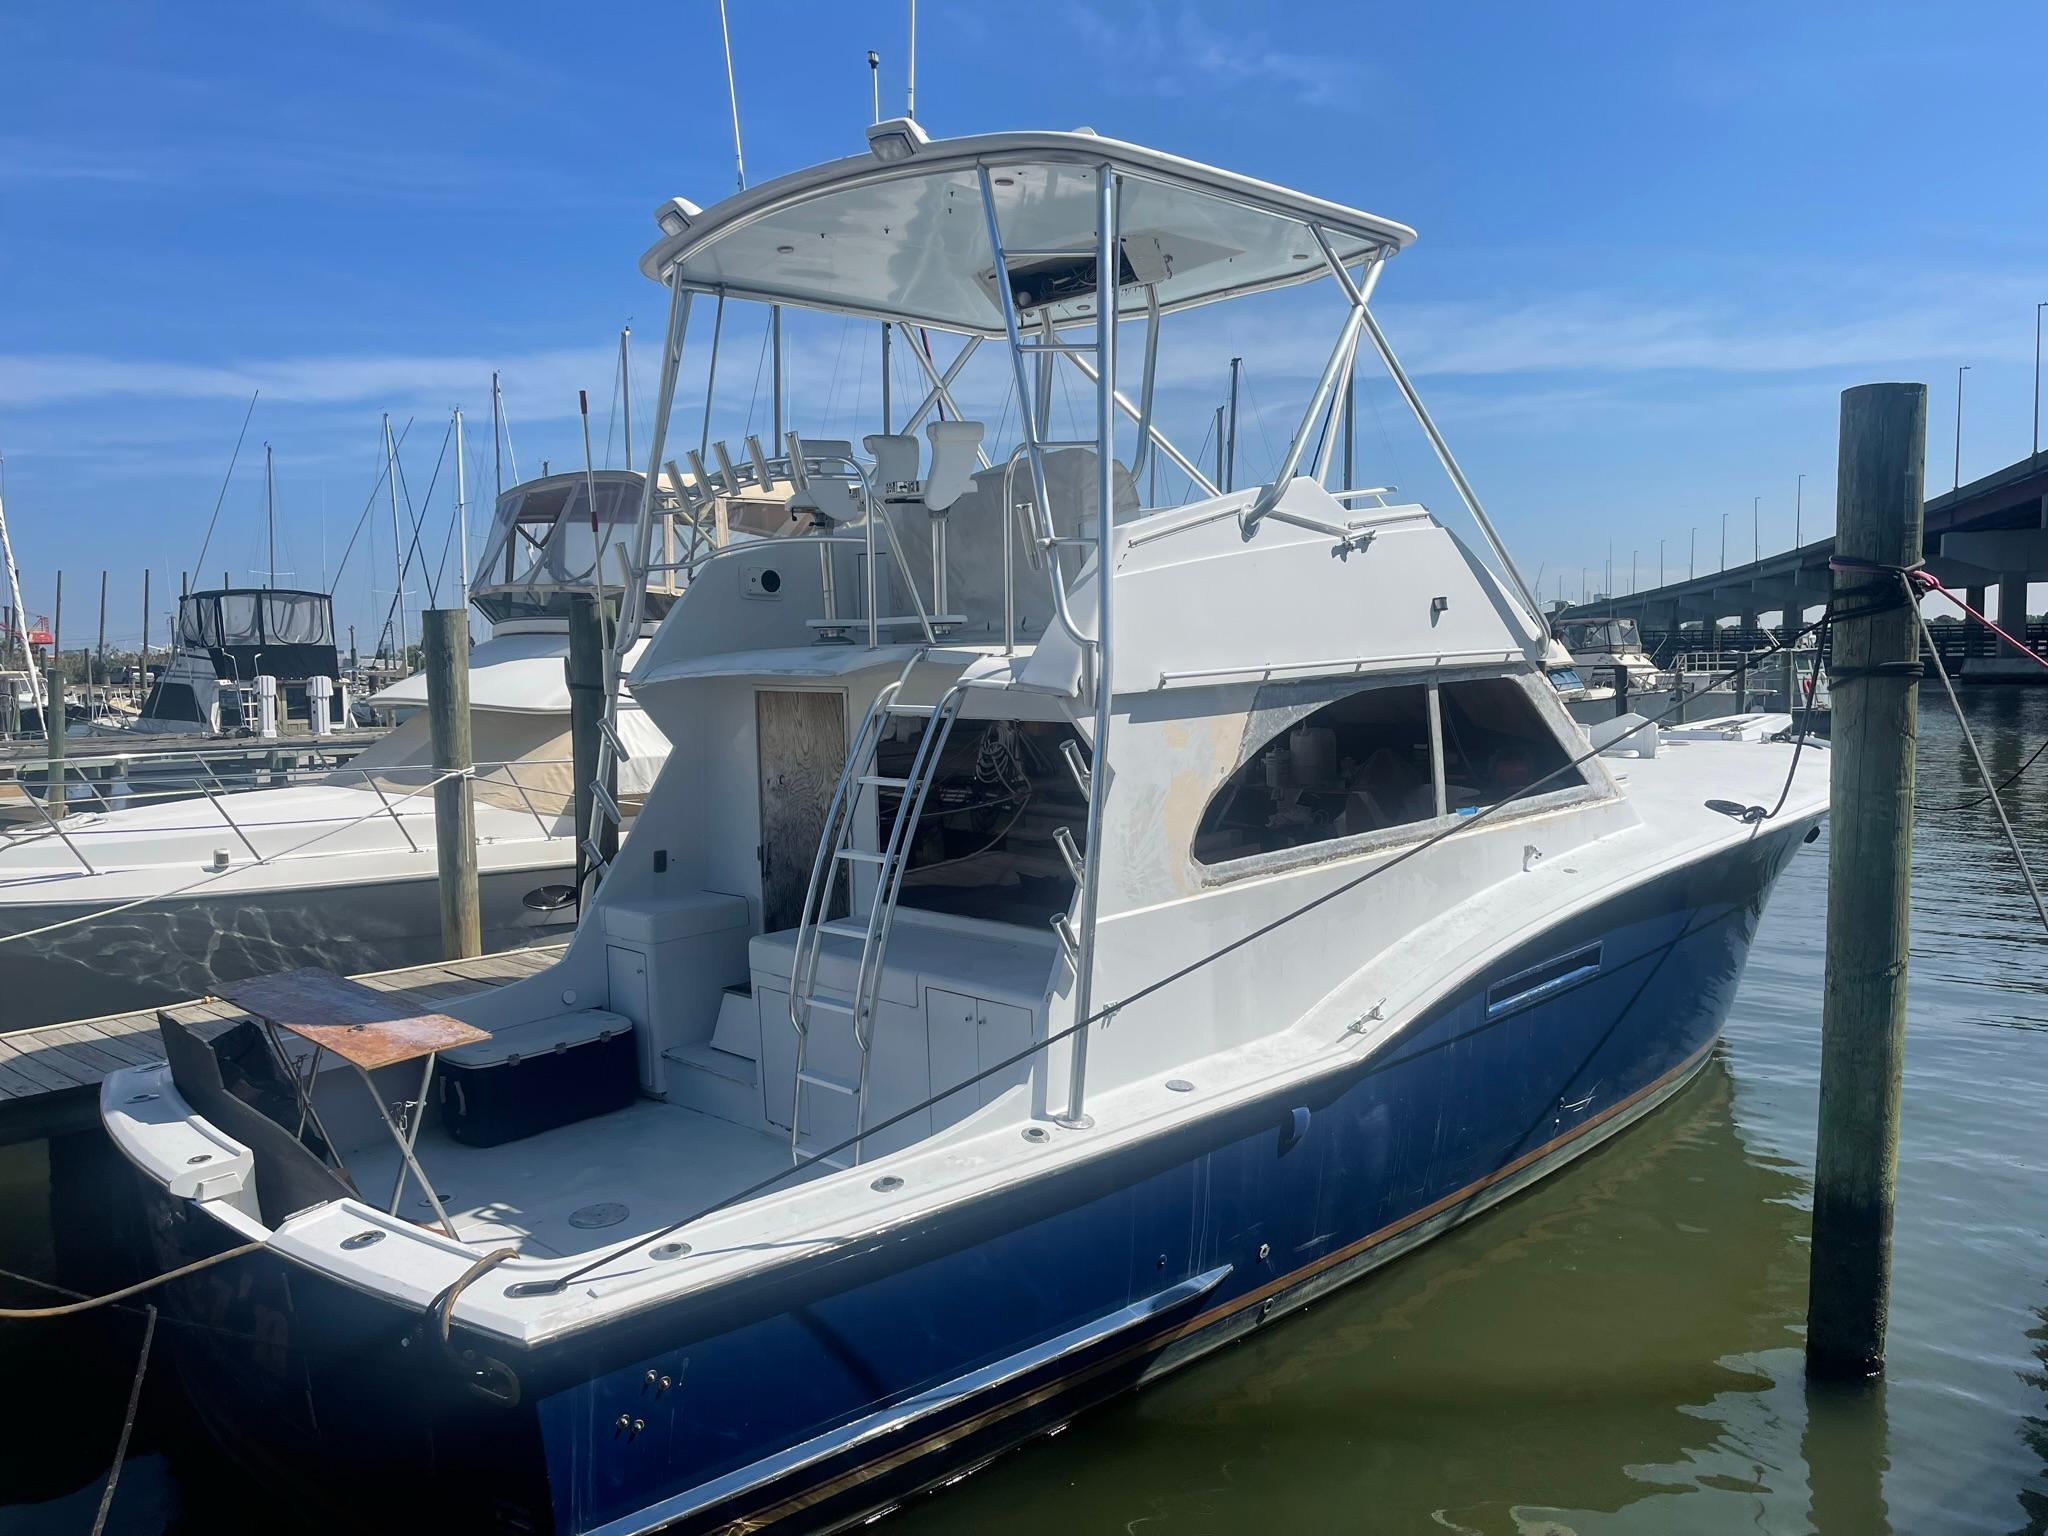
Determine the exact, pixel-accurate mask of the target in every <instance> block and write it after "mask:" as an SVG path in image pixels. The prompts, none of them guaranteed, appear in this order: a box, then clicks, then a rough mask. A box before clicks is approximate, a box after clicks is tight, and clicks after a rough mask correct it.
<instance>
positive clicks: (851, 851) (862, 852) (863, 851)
mask: <svg viewBox="0 0 2048 1536" xmlns="http://www.w3.org/2000/svg"><path fill="white" fill-rule="evenodd" d="M832 857H833V858H835V859H852V860H854V861H856V862H857V863H861V864H886V863H888V862H889V855H887V854H886V853H876V852H875V851H874V850H873V849H871V848H841V849H840V850H839V851H838V852H836V853H834V854H833V855H832Z"/></svg>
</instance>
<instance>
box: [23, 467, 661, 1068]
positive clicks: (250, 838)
mask: <svg viewBox="0 0 2048 1536" xmlns="http://www.w3.org/2000/svg"><path fill="white" fill-rule="evenodd" d="M592 480H593V482H594V487H595V491H596V499H597V503H598V514H597V519H596V521H597V526H598V527H599V529H600V530H601V536H602V537H603V539H604V542H605V545H606V547H607V548H609V547H610V544H611V542H612V536H613V535H614V534H616V533H617V531H618V529H619V527H620V525H621V524H622V523H623V524H624V525H625V526H626V527H628V528H630V527H631V526H632V523H633V520H634V518H635V516H636V515H637V513H638V510H639V493H640V487H641V484H642V482H641V477H640V476H639V475H637V474H634V473H631V472H629V471H619V470H610V471H603V472H600V473H598V474H596V475H595V476H593V477H592ZM662 503H663V510H662V512H661V514H660V517H661V519H662V520H663V521H664V522H665V520H666V519H667V518H668V517H669V516H670V515H672V513H671V503H672V498H669V497H664V498H662ZM591 526H592V520H591V514H590V508H589V497H588V495H587V494H586V491H585V477H584V476H583V475H582V474H580V473H579V474H574V475H554V476H550V477H548V478H546V479H542V480H537V481H530V482H528V483H526V484H523V485H518V486H514V487H512V488H510V489H508V490H507V491H506V492H505V494H504V496H503V498H502V499H501V500H500V502H499V504H498V507H497V509H496V516H495V520H494V523H493V527H492V533H491V536H490V539H489V541H488V544H487V547H486V551H485V554H484V558H483V561H482V562H481V564H480V565H479V568H478V575H477V580H476V582H475V585H474V589H473V599H474V602H475V604H476V606H477V608H478V609H479V610H480V611H481V612H482V614H483V616H484V617H485V618H486V619H488V620H489V621H490V623H491V632H490V638H489V639H487V640H484V641H483V642H482V643H480V644H479V645H477V646H476V648H475V650H474V651H473V652H472V653H471V657H470V685H469V686H470V709H471V715H472V718H471V742H472V746H471V750H472V755H473V756H474V758H475V761H476V762H477V764H478V765H479V766H478V772H477V778H476V816H477V866H478V876H479V886H480V889H481V894H482V902H483V930H484V934H483V936H484V945H485V948H486V949H503V948H508V947H512V946H515V945H520V944H525V943H532V942H536V941H539V940H542V939H547V938H552V937H558V936H559V935H560V934H561V933H562V932H564V931H566V930H567V928H568V927H569V926H571V925H572V924H573V923H574V921H575V917H576V909H575V903H574V901H573V900H571V899H568V898H569V891H568V889H567V882H570V881H571V880H573V878H574V875H573V870H574V865H575V850H576V844H577V841H578V837H577V835H576V829H575V828H574V826H573V825H572V823H573V820H574V814H573V808H572V802H573V796H574V786H573V783H572V781H571V775H570V772H569V758H570V744H569V734H568V732H569V694H568V687H567V682H566V678H565V674H564V670H563V659H564V657H565V656H566V654H567V651H568V602H569V596H570V594H571V593H572V592H575V591H588V590H589V584H590V581H591V579H592V576H591V566H592V563H593V549H592V544H593V539H592V534H591ZM608 590H609V591H611V592H612V593H613V594H614V595H616V594H617V593H618V592H619V590H620V588H619V585H618V582H617V580H616V579H615V580H614V581H613V582H612V583H611V585H610V587H609V588H608ZM676 590H677V588H676V586H675V584H674V582H673V580H672V579H670V578H669V577H666V576H664V577H662V578H661V579H660V580H657V581H656V582H654V583H652V584H651V585H649V586H648V587H647V590H646V593H645V596H644V598H643V599H642V613H641V619H642V623H643V627H644V631H645V633H649V634H651V633H652V632H653V626H654V625H655V624H656V623H657V622H659V620H660V618H661V616H662V615H663V614H665V613H666V612H667V611H668V607H669V604H670V603H672V602H673V601H674V599H675V593H676ZM294 647H297V649H296V650H294ZM333 659H334V647H333V644H332V621H331V618H330V617H329V615H328V609H327V598H326V596H325V594H321V593H283V592H276V591H266V590H261V589H258V590H252V591H250V592H247V593H238V592H226V591H223V592H198V593H193V594H190V595H188V597H187V598H186V599H185V600H184V601H183V602H181V604H180V605H179V630H178V652H177V656H176V657H175V658H174V660H173V662H172V664H171V665H170V666H168V667H167V668H166V669H165V670H164V672H163V674H162V675H161V677H160V678H159V679H158V683H157V686H156V688H155V689H154V690H153V691H152V693H151V701H152V702H151V713H150V719H151V724H150V726H148V727H146V728H161V727H162V726H163V725H164V724H166V723H169V722H178V721H183V722H184V723H185V725H186V727H187V728H188V729H191V730H193V731H201V730H204V731H209V732H218V731H219V730H220V729H221V728H222V724H221V715H222V712H223V710H226V711H228V712H229V717H230V718H233V717H234V713H235V711H237V710H238V709H239V705H238V704H235V703H233V702H224V701H226V700H232V699H234V698H236V697H238V696H239V692H242V691H245V692H248V693H250V694H251V695H252V697H253V689H247V688H246V687H244V688H243V689H241V690H239V691H238V690H237V687H236V682H235V680H236V679H238V678H239V679H242V680H243V682H244V684H245V685H246V682H247V680H248V679H250V678H253V677H255V676H259V675H267V676H271V677H278V678H293V677H300V676H302V675H305V676H313V677H318V676H328V677H332V676H333V670H332V662H333ZM302 663H304V665H302ZM259 666H260V667H264V668H275V669H277V670H272V671H268V672H258V671H257V668H258V667H259ZM365 702H366V703H367V704H369V705H373V706H378V707H381V708H383V709H387V710H391V711H394V712H399V713H403V714H405V715H407V716H408V718H405V719H403V720H401V721H400V723H399V724H398V726H397V727H396V728H395V729H394V730H392V731H391V732H390V733H389V734H388V735H386V736H385V737H383V738H382V739H381V740H379V741H377V742H375V743H373V744H372V745H371V746H370V747H368V748H367V749H365V750H364V751H362V752H360V753H358V754H357V755H356V756H355V757H354V758H353V759H352V760H351V761H350V762H349V763H348V764H347V765H346V766H345V767H341V768H338V769H333V770H329V771H324V772H320V773H317V774H313V775H311V776H310V777H309V776H303V775H302V776H298V778H297V781H296V782H291V783H287V784H284V785H282V786H279V787H263V788H256V789H246V790H236V791H232V792H216V791H214V790H213V789H211V788H210V787H206V786H209V785H210V784H212V783H217V782H218V780H217V778H216V776H215V775H214V774H212V773H211V772H209V771H208V770H207V768H206V766H205V765H204V764H201V763H200V762H199V754H195V756H194V759H193V762H192V763H191V764H190V765H187V772H186V774H185V776H184V778H182V779H179V778H178V764H177V763H176V762H174V761H172V760H171V759H168V758H166V757H164V756H163V755H161V754H158V755H154V756H152V757H151V758H150V759H149V761H148V766H149V774H148V775H146V776H143V777H138V778H136V780H135V784H136V786H138V792H137V793H136V794H134V795H131V796H129V802H130V803H128V804H126V805H124V806H122V807H121V808H119V809H114V810H106V811H97V810H95V811H83V812H81V810H80V809H79V804H78V802H79V800H80V798H81V795H82V793H83V792H85V791H86V786H85V785H83V784H76V783H75V784H74V785H73V786H72V788H71V792H70V796H69V798H70V800H71V801H72V807H73V808H72V814H71V815H70V816H69V817H68V818H67V819H66V820H65V821H64V823H63V825H62V828H61V829H58V828H55V827H52V826H50V825H49V824H48V823H47V821H45V820H43V819H42V818H40V817H37V818H35V819H33V820H31V819H28V818H26V817H17V818H15V821H14V824H13V825H12V826H10V827H9V828H8V829H7V831H6V832H5V834H4V835H0V1030H6V1029H20V1028H26V1027H28V1026H30V1025H35V1024H47V1023H54V1022H59V1021H63V1020H67V1019H78V1018H86V1017H91V1016H94V1015H98V1014H105V1013H112V1012H118V1011H121V1010H125V1009H129V1008H138V1007H145V1006H149V1005H151V1004H155V1003H164V1002H173V1001H177V1000H179V999H183V998H189V997H197V996H203V995H205V994H206V993H209V992H212V991H214V990H216V989H217V988H218V987H219V986H220V985H222V984H223V983H226V982H229V981H234V980H238V979H240V978H242V977H245V976H252V975H260V974H263V973H265V972H268V971H274V970H279V969H288V968H290V967H292V966H299V965H322V966H327V967H330V968H332V969H336V970H340V971H343V972H357V971H364V970H371V969H383V968H391V967H397V966H401V965H411V964H418V963H421V962H424V961H428V960H433V959H436V958H438V957H439V955H440V953H441V939H440V908H439V900H438V895H437V885H436V877H437V868H436V862H435V828H434V806H433V798H432V795H431V793H430V792H429V791H428V788H427V786H429V785H430V784H431V782H432V780H433V777H434V773H433V768H432V743H431V741H430V739H429V734H428V721H427V717H426V714H425V710H424V706H425V704H426V681H425V679H424V677H421V676H414V677H411V678H407V679H405V680H403V681H401V682H399V683H397V684H395V685H394V686H391V687H389V688H386V689H385V690H384V691H383V692H381V693H379V694H377V695H375V696H374V697H373V698H371V699H369V700H367V701H365ZM252 723H253V722H252ZM618 729H619V732H620V735H621V736H622V738H623V742H624V744H625V746H626V747H627V749H628V751H629V753H630V754H631V755H630V759H629V760H628V761H627V762H625V763H624V764H622V765H621V767H620V769H619V792H620V794H621V796H622V797H624V798H625V800H626V801H627V804H628V805H629V806H631V805H635V804H637V803H638V800H639V797H641V796H642V795H644V794H645V793H646V790H647V789H648V787H649V786H650V785H651V784H652V783H653V782H654V777H655V775H656V774H657V773H658V772H659V771H660V768H661V763H662V761H663V760H664V758H665V757H666V755H667V752H668V742H667V740H666V738H665V737H663V735H662V734H661V732H660V731H658V730H656V729H655V728H654V727H653V726H652V725H650V724H649V723H648V722H647V719H646V717H645V716H644V715H643V714H641V713H640V712H639V710H638V709H637V708H634V707H631V706H630V704H629V705H628V707H627V708H626V709H625V710H624V711H623V712H622V714H621V718H620V721H619V727H618ZM289 739H297V740H301V741H304V740H307V739H308V738H306V737H304V736H300V737H297V738H289ZM74 755H75V756H77V757H78V758H79V760H80V761H79V764H76V765H74V769H73V773H74V777H76V776H77V774H78V769H79V767H81V766H82V765H83V763H84V762H85V761H86V760H87V759H86V758H85V754H84V752H82V751H79V752H75V754H74ZM173 780H176V781H177V782H175V783H173ZM149 783H155V784H158V785H166V784H168V785H171V790H170V791H169V793H172V794H174V795H175V796H176V797H175V798H164V799H157V800H150V799H149V797H148V796H147V794H146V793H144V792H141V790H140V786H143V785H145V784H149ZM126 787H127V785H126V780H125V779H124V780H123V788H124V789H125V788H126ZM195 789H203V791H204V792H202V793H199V794H198V795H197V797H196V798H194V797H193V795H194V791H195ZM93 793H94V796H95V798H98V797H99V794H98V791H94V792H93ZM137 801H148V803H135V802H137ZM138 902H139V903H140V905H132V906H131V905H129V904H130V903H138ZM116 908H120V909H123V910H110V909H116ZM92 914H102V915H99V916H93V915H92ZM79 918H87V919H88V920H86V921H75V920H76V919H79ZM55 924H64V925H66V926H61V927H57V928H55V930H54V931H52V932H49V933H46V934H42V935H40V936H38V937H34V938H26V939H24V938H9V937H8V936H9V935H17V934H23V933H26V932H28V931H30V930H37V929H44V928H48V927H51V925H55Z"/></svg>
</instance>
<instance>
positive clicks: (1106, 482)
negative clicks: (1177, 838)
mask: <svg viewBox="0 0 2048 1536" xmlns="http://www.w3.org/2000/svg"><path fill="white" fill-rule="evenodd" d="M1096 175H1097V176H1098V178H1099V185H1098V186H1097V188H1096V218H1095V224H1096V234H1095V239H1096V250H1095V287H1096V295H1097V303H1096V306H1095V309H1096V316H1097V318H1096V322H1095V367H1096V383H1095V432H1096V438H1097V442H1096V448H1095V590H1096V602H1095V645H1094V652H1095V658H1094V673H1095V678H1094V683H1095V739H1094V741H1092V742H1091V743H1090V744H1089V750H1090V753H1091V754H1092V755H1091V759H1090V770H1089V774H1088V837H1087V843H1086V846H1085V848H1084V850H1083V852H1082V856H1081V860H1082V862H1081V891H1080V917H1081V922H1080V940H1081V952H1080V953H1079V954H1078V955H1077V956H1075V958H1074V1017H1075V1018H1077V1019H1086V1018H1087V1017H1088V1013H1089V1007H1090V1003H1091V999H1092V997H1093V995H1094V986H1093V982H1094V974H1093V973H1094V970H1095V919H1096V911H1097V906H1098V903H1099V900H1100V896H1101V889H1102V820H1103V810H1104V807H1105V802H1106V801H1107V798H1108V795H1109V750H1108V749H1109V716H1110V705H1111V702H1112V698H1113V695H1114V693H1115V689H1114V688H1113V686H1112V683H1111V674H1110V660H1111V653H1112V648H1113V641H1112V637H1113V635H1114V633H1115V630H1114V626H1113V625H1112V623H1111V616H1112V613H1113V611H1114V604H1115V590H1116V582H1115V580H1114V576H1115V571H1114V568H1113V560H1112V557H1113V556H1114V554H1115V552H1116V410H1117V407H1116V325H1117V303H1116V293H1117V279H1118V278H1119V276H1120V275H1121V272H1120V262H1121V255H1122V250H1121V247H1120V245H1119V244H1118V240H1117V214H1118V211H1119V210H1118V207H1117V203H1118V194H1119V192H1120V191H1121V190H1122V181H1121V178H1120V177H1118V176H1117V175H1116V173H1115V172H1114V171H1112V170H1111V169H1110V167H1109V166H1108V164H1106V163H1105V164H1104V165H1102V166H1101V167H1100V168H1099V169H1098V170H1097V172H1096ZM1088 1036H1089V1031H1088V1030H1087V1029H1082V1030H1079V1031H1077V1032H1076V1034H1075V1035H1074V1043H1073V1056H1072V1066H1071V1069H1070V1072H1069V1075H1068V1081H1067V1107H1066V1111H1065V1113H1063V1114H1061V1115H1059V1116H1058V1117H1057V1123H1058V1124H1060V1125H1063V1126H1066V1127H1067V1128H1068V1129H1070V1130H1086V1129H1088V1127H1089V1126H1091V1125H1093V1124H1094V1123H1095V1122H1094V1121H1093V1120H1092V1119H1091V1118H1090V1117H1089V1115H1088V1112H1087V1091H1088Z"/></svg>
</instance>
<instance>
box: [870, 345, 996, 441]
mask: <svg viewBox="0 0 2048 1536" xmlns="http://www.w3.org/2000/svg"><path fill="white" fill-rule="evenodd" d="M890 323H891V324H892V325H894V326H895V327H896V328H897V330H899V331H901V332H902V333H903V344H904V345H905V346H906V347H908V348H909V349H910V355H911V356H912V357H914V358H916V359H917V365H918V367H919V368H921V369H923V370H924V374H925V377H926V378H927V379H930V378H931V359H930V358H928V357H926V356H925V355H924V348H922V347H920V346H919V345H918V344H917V338H916V337H914V336H912V335H911V334H910V330H909V328H908V327H907V326H905V325H904V324H903V323H902V322H901V321H891V322H890ZM980 347H981V338H980V337H979V336H969V337H968V338H967V340H966V342H965V344H963V345H962V346H961V348H960V355H959V356H958V357H956V358H954V359H953V361H952V362H950V363H948V364H947V365H946V366H945V368H944V369H943V370H942V371H941V372H940V374H939V376H938V378H937V379H936V380H933V382H932V387H931V388H930V389H929V390H927V391H926V392H925V397H924V399H923V400H922V401H921V402H920V403H919V405H918V407H917V409H916V410H914V411H912V412H911V413H910V416H909V419H908V420H906V421H905V422H904V423H903V433H904V435H905V436H906V437H907V436H911V435H913V434H915V433H916V431H917V429H918V425H919V424H920V423H921V422H922V421H923V420H924V419H925V417H927V416H929V415H930V414H931V412H932V407H934V406H936V405H937V404H938V403H939V402H940V401H941V400H943V401H945V402H946V404H948V405H953V396H952V393H951V391H952V388H953V380H954V379H956V378H958V377H959V376H960V370H961V369H962V368H965V367H966V366H967V359H969V358H970V357H972V356H974V354H975V352H976V351H978V350H979V349H980ZM953 413H954V414H955V415H956V416H957V415H958V414H959V413H960V407H959V406H957V405H953ZM884 425H886V423H885V424H884Z"/></svg>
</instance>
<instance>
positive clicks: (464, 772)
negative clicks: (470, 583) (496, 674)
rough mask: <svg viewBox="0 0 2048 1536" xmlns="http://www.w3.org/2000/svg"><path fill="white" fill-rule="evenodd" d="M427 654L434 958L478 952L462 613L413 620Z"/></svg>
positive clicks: (465, 620) (432, 612)
mask: <svg viewBox="0 0 2048 1536" xmlns="http://www.w3.org/2000/svg"><path fill="white" fill-rule="evenodd" d="M420 623H421V630H420V639H421V642H422V644H423V645H424V646H425V649H426V664H427V723H428V725H429V727H430V728H431V730H432V732H433V738H434V773H435V776H436V777H435V780H434V847H435V851H436V855H437V857H438V860H439V865H440V875H441V881H440V884H441V953H442V958H444V959H447V960H465V959H468V958H469V957H471V956H473V955H480V954H482V953H483V948H484V941H483V923H482V918H481V915H480V909H479V906H478V900H477V885H476V799H475V796H474V793H473V786H472V784H471V781H470V777H469V770H470V768H471V767H472V766H473V763H472V759H471V756H470V733H469V610H467V609H466V608H429V609H427V610H426V611H425V612H424V613H423V614H421V615H420Z"/></svg>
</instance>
